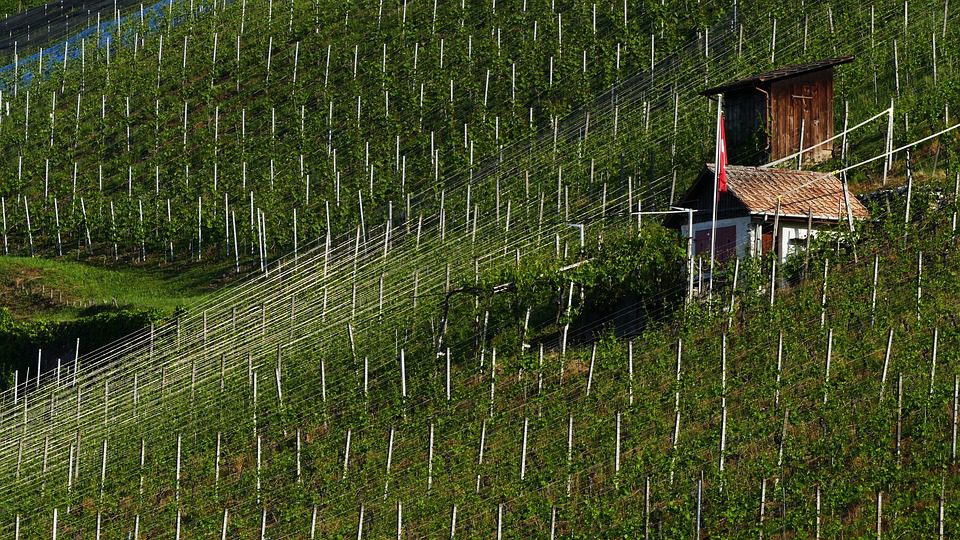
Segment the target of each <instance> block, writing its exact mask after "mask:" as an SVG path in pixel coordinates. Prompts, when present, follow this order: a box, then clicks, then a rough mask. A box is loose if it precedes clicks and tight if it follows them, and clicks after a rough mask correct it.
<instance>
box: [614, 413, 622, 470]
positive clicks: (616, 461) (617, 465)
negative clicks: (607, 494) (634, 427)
mask: <svg viewBox="0 0 960 540" xmlns="http://www.w3.org/2000/svg"><path fill="white" fill-rule="evenodd" d="M620 434H621V431H620V411H617V438H616V444H615V445H614V453H613V472H614V476H615V477H618V476H619V475H620ZM616 483H617V480H616V479H615V480H614V484H616Z"/></svg>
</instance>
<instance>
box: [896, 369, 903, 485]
mask: <svg viewBox="0 0 960 540" xmlns="http://www.w3.org/2000/svg"><path fill="white" fill-rule="evenodd" d="M902 438H903V373H898V374H897V466H899V465H900V457H901V452H900V450H901V444H900V442H901V440H902Z"/></svg>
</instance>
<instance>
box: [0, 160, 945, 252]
mask: <svg viewBox="0 0 960 540" xmlns="http://www.w3.org/2000/svg"><path fill="white" fill-rule="evenodd" d="M958 201H960V171H957V177H956V180H955V182H954V185H953V208H954V210H953V218H952V219H951V220H950V232H953V233H956V232H957V210H956V208H957V203H958ZM3 223H4V225H3V230H4V234H3V252H4V254H6V252H7V234H6V230H7V225H6V223H7V218H6V209H4V218H3Z"/></svg>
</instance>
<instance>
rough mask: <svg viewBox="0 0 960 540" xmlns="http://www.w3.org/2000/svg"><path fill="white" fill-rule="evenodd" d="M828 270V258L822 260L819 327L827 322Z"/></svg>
mask: <svg viewBox="0 0 960 540" xmlns="http://www.w3.org/2000/svg"><path fill="white" fill-rule="evenodd" d="M829 271H830V259H824V260H823V288H822V290H821V294H820V328H823V327H824V325H826V324H827V274H828V272H829Z"/></svg>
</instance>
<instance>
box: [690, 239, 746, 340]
mask: <svg viewBox="0 0 960 540" xmlns="http://www.w3.org/2000/svg"><path fill="white" fill-rule="evenodd" d="M692 263H693V260H692V259H691V264H692ZM739 277H740V258H739V257H737V259H736V261H735V262H734V264H733V285H732V286H731V287H730V308H729V310H728V312H727V329H728V330H729V328H730V327H731V326H733V313H734V307H735V305H736V300H737V279H738V278H739ZM690 279H691V285H692V283H693V274H692V273H691V278H690ZM692 291H693V289H692V288H691V292H692Z"/></svg>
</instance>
